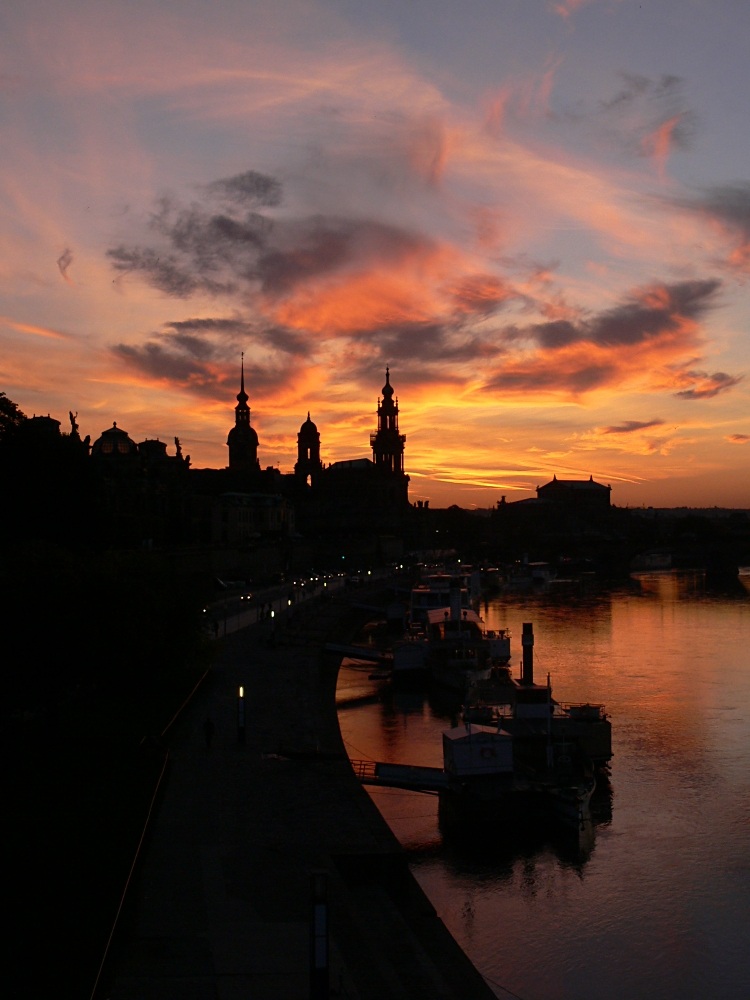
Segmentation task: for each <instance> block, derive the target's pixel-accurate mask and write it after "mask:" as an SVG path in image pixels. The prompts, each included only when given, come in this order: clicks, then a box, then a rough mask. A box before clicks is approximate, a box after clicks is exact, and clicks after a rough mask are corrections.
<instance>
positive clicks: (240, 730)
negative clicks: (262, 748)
mask: <svg viewBox="0 0 750 1000" xmlns="http://www.w3.org/2000/svg"><path fill="white" fill-rule="evenodd" d="M237 742H238V743H244V742H245V689H244V687H243V686H242V685H241V684H240V690H239V692H238V694H237Z"/></svg>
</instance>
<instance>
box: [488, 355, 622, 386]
mask: <svg viewBox="0 0 750 1000" xmlns="http://www.w3.org/2000/svg"><path fill="white" fill-rule="evenodd" d="M617 371H618V369H617V366H616V365H615V364H614V363H607V362H604V361H602V362H599V363H598V364H596V363H593V362H592V363H589V364H579V365H575V366H569V367H568V368H566V369H564V370H563V369H561V368H560V366H559V365H557V364H555V362H554V360H551V359H538V360H536V361H531V362H529V363H528V364H520V365H515V366H514V367H513V368H512V369H508V370H507V371H501V372H499V373H498V374H496V375H495V376H494V377H493V378H492V379H491V380H490V381H489V382H488V383H487V386H486V387H487V388H488V389H491V390H500V391H506V392H508V391H510V392H521V391H523V392H534V391H535V390H537V391H544V390H546V389H551V390H558V391H559V390H562V391H566V392H571V393H574V394H578V393H585V392H589V391H591V390H592V389H597V388H599V387H600V386H602V385H609V384H610V383H611V382H612V380H613V378H614V377H615V375H616V374H617Z"/></svg>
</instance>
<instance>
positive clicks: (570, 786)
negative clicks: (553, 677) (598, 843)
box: [441, 623, 612, 826]
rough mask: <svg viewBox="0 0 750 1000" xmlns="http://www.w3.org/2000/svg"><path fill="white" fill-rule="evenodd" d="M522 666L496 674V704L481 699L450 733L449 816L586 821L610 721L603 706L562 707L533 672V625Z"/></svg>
mask: <svg viewBox="0 0 750 1000" xmlns="http://www.w3.org/2000/svg"><path fill="white" fill-rule="evenodd" d="M522 646H523V653H524V658H523V671H522V676H521V678H520V679H518V680H514V679H513V678H512V677H510V673H509V671H508V670H502V671H499V672H498V673H497V676H496V678H495V684H494V686H493V691H494V692H495V694H496V696H497V701H496V702H495V703H492V702H490V701H488V700H486V699H485V700H483V701H474V702H472V703H470V704H469V705H467V706H466V707H465V709H464V721H463V725H462V726H457V727H454V728H453V729H451V730H447V731H446V732H445V733H444V734H443V767H444V770H445V772H446V776H447V784H446V787H445V789H444V790H443V791H442V792H441V796H442V797H443V801H442V802H441V808H442V810H443V814H444V815H446V816H449V817H453V818H454V819H457V818H463V819H465V818H466V817H468V816H472V815H474V816H478V815H481V814H485V815H487V814H490V815H492V814H494V815H495V816H496V817H497V818H500V819H505V820H511V819H512V820H513V821H518V819H519V818H520V815H521V814H523V816H525V817H526V818H528V817H529V816H537V817H538V816H539V815H540V814H543V815H544V816H545V817H546V818H547V819H554V820H557V821H560V822H562V823H563V824H564V825H571V824H572V825H574V826H575V825H576V824H578V825H580V824H585V823H586V821H587V819H588V818H589V803H590V800H591V796H592V794H593V792H594V790H595V788H596V774H597V770H598V771H600V772H603V771H604V770H606V768H607V766H608V765H609V761H610V760H611V757H612V740H611V723H610V720H609V719H608V717H607V715H606V712H605V711H604V706H603V705H594V704H581V705H562V704H560V703H558V702H556V701H555V699H554V698H553V697H552V687H551V683H550V678H549V675H548V676H547V682H546V684H536V683H535V682H534V676H533V646H534V639H533V629H532V626H531V625H530V624H529V623H526V624H524V626H523V636H522Z"/></svg>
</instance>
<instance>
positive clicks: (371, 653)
mask: <svg viewBox="0 0 750 1000" xmlns="http://www.w3.org/2000/svg"><path fill="white" fill-rule="evenodd" d="M324 648H325V650H326V652H327V653H339V654H340V655H341V656H348V657H349V658H350V659H352V660H370V661H372V662H373V663H392V662H393V655H392V654H391V653H390V652H387V653H384V652H382V651H381V650H379V649H372V648H370V647H369V646H356V645H347V644H346V643H344V642H327V643H326V644H325V647H324Z"/></svg>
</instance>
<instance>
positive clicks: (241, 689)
mask: <svg viewBox="0 0 750 1000" xmlns="http://www.w3.org/2000/svg"><path fill="white" fill-rule="evenodd" d="M244 697H245V689H244V687H243V686H242V685H241V684H240V698H244Z"/></svg>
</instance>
